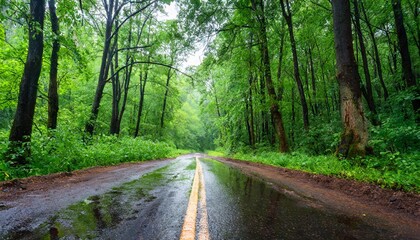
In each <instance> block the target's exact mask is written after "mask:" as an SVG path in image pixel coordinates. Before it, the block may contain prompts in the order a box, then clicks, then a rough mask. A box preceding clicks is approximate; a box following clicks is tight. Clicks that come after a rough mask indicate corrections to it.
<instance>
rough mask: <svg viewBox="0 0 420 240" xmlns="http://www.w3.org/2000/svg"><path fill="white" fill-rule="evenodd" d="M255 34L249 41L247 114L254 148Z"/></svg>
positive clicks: (250, 139)
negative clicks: (253, 49) (253, 46)
mask: <svg viewBox="0 0 420 240" xmlns="http://www.w3.org/2000/svg"><path fill="white" fill-rule="evenodd" d="M253 40H254V39H253V35H252V33H251V34H250V42H249V47H248V48H249V73H248V84H249V89H248V104H247V106H249V109H248V108H247V111H248V114H247V116H249V126H248V134H249V144H250V145H251V147H252V148H254V147H255V128H254V124H255V123H254V104H253V93H252V88H253V85H254V83H253V82H254V74H253V73H252V71H253V56H252V54H253V53H252V45H253V42H254V41H253Z"/></svg>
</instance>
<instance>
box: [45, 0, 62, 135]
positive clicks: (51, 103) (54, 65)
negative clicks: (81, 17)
mask: <svg viewBox="0 0 420 240" xmlns="http://www.w3.org/2000/svg"><path fill="white" fill-rule="evenodd" d="M48 7H49V10H50V19H51V28H52V32H53V34H54V40H53V45H52V52H51V60H50V61H51V66H50V83H49V88H48V122H47V127H48V128H49V129H56V128H57V117H58V83H57V72H58V52H59V51H60V41H59V37H60V29H59V22H58V18H57V13H56V8H55V0H49V1H48Z"/></svg>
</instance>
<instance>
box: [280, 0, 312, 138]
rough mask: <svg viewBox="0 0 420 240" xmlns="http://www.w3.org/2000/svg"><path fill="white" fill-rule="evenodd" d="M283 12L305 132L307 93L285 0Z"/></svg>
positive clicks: (307, 123) (282, 0)
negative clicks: (304, 88)
mask: <svg viewBox="0 0 420 240" xmlns="http://www.w3.org/2000/svg"><path fill="white" fill-rule="evenodd" d="M280 3H281V4H280V5H281V10H282V13H283V17H284V19H285V20H286V23H287V27H288V29H289V37H290V44H291V46H292V55H293V72H294V77H295V81H296V84H297V87H298V91H299V97H300V102H301V104H302V116H303V126H304V128H305V130H309V114H308V104H307V103H306V99H305V92H304V90H303V84H302V80H301V79H300V74H299V60H298V56H297V50H296V40H295V35H294V33H293V23H292V15H291V12H290V7H289V5H290V3H289V1H288V0H286V4H284V0H280Z"/></svg>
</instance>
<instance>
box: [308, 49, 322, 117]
mask: <svg viewBox="0 0 420 240" xmlns="http://www.w3.org/2000/svg"><path fill="white" fill-rule="evenodd" d="M308 50H309V52H308V53H309V66H310V68H311V69H310V70H311V81H312V96H313V103H314V112H315V115H318V113H319V109H318V101H317V99H316V80H315V69H314V61H313V59H312V47H311V46H309V49H308ZM308 94H309V92H308Z"/></svg>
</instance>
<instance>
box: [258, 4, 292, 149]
mask: <svg viewBox="0 0 420 240" xmlns="http://www.w3.org/2000/svg"><path fill="white" fill-rule="evenodd" d="M252 7H253V10H254V12H255V13H256V14H257V18H258V21H259V24H260V28H259V37H260V48H261V55H262V60H263V69H264V77H265V83H266V87H267V92H268V96H269V101H270V112H271V115H272V117H273V121H274V125H275V129H276V133H277V137H278V138H279V150H280V152H288V151H289V146H288V144H287V141H286V132H285V130H284V126H283V117H282V114H281V112H280V106H279V99H278V96H277V94H276V91H275V89H274V84H273V80H272V78H271V68H270V57H269V55H268V53H269V52H268V43H267V29H266V19H265V16H264V14H265V13H264V3H263V1H261V0H258V2H257V0H252Z"/></svg>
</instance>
